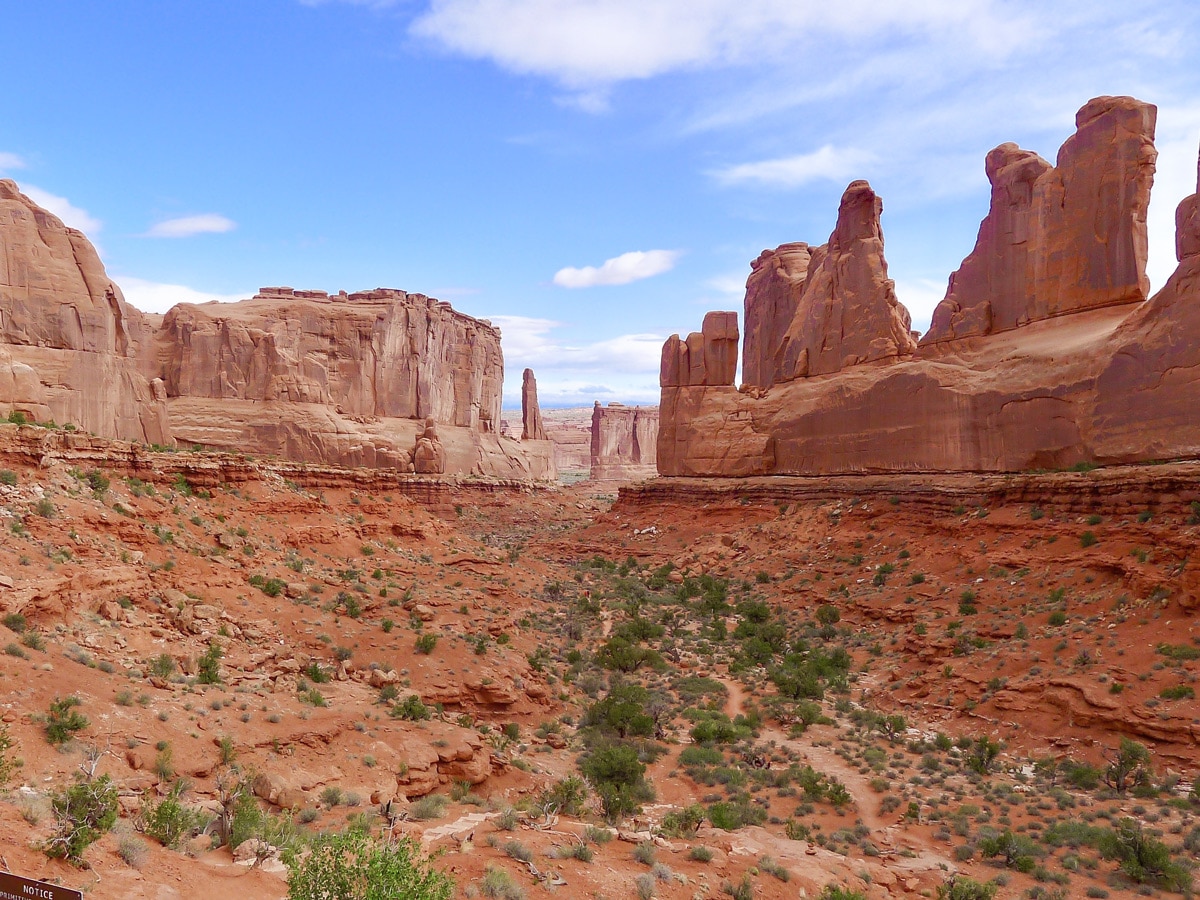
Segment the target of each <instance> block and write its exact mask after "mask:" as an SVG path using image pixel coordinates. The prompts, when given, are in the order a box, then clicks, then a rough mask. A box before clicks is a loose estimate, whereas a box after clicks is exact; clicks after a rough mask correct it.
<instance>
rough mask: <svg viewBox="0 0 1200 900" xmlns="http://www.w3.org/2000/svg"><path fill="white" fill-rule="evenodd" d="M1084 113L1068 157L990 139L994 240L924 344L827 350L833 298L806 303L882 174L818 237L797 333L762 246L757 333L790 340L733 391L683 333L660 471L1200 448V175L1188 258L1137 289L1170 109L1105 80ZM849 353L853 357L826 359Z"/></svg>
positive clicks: (666, 371)
mask: <svg viewBox="0 0 1200 900" xmlns="http://www.w3.org/2000/svg"><path fill="white" fill-rule="evenodd" d="M1078 124H1079V130H1078V132H1077V134H1076V135H1075V136H1074V137H1073V138H1071V139H1070V140H1069V141H1067V143H1066V144H1065V145H1064V147H1063V150H1062V152H1060V154H1059V157H1058V165H1057V166H1056V167H1054V168H1050V167H1049V166H1048V165H1047V164H1046V163H1045V162H1044V161H1043V160H1041V159H1040V158H1038V157H1037V156H1036V155H1034V154H1031V153H1028V152H1026V151H1022V150H1020V149H1019V148H1017V147H1016V146H1015V145H1011V144H1009V145H1003V146H1001V147H999V148H997V150H995V151H993V152H992V153H991V154H989V159H988V172H989V177H991V179H992V185H993V196H992V209H991V212H990V213H989V216H988V219H986V220H985V222H984V225H983V227H982V228H981V229H980V238H979V243H978V244H977V245H976V249H975V251H974V252H973V253H972V255H971V256H970V257H968V259H967V260H966V261H965V262H964V264H963V267H962V268H961V269H960V270H959V271H958V272H957V273H955V276H954V278H953V279H952V280H951V291H950V296H948V297H947V300H945V301H943V303H942V305H941V306H940V307H939V310H938V315H937V317H935V320H934V324H935V329H936V330H935V332H932V333H931V336H930V337H929V339H927V340H925V341H923V342H922V343H921V345H920V346H919V347H918V348H917V349H916V351H915V352H913V353H912V354H911V355H905V354H903V353H901V354H899V355H897V356H895V357H893V358H891V359H879V360H875V362H876V364H874V365H851V364H846V362H845V361H846V360H851V361H853V360H860V361H869V360H865V357H864V356H861V355H855V354H849V355H847V354H846V353H845V352H844V349H843V350H842V351H836V352H832V353H830V352H829V351H830V350H833V349H834V347H835V346H836V345H831V344H830V342H829V341H828V340H827V339H826V336H827V335H828V334H829V333H830V329H829V327H828V324H827V323H828V322H829V321H830V320H831V312H830V308H829V307H826V308H823V309H822V308H819V307H818V309H817V315H816V316H814V317H811V318H807V319H806V316H805V313H804V309H805V304H806V298H808V297H809V296H810V294H811V293H812V292H813V291H815V290H816V283H817V280H818V273H819V272H820V271H821V269H822V266H823V258H822V257H823V256H824V257H826V258H828V257H829V256H832V254H833V252H834V247H835V245H839V244H840V245H841V246H842V247H845V246H846V242H847V240H849V241H850V242H853V241H855V240H860V241H864V240H865V241H870V240H872V238H871V229H870V227H869V226H870V223H871V216H870V215H869V213H868V214H864V213H863V212H862V206H864V205H866V203H867V200H868V197H867V195H866V194H865V192H863V193H862V194H861V195H860V196H859V197H857V198H852V203H851V204H850V209H849V210H847V209H846V206H847V204H846V203H844V204H843V215H842V216H840V217H839V231H842V225H843V221H845V222H846V223H848V224H851V225H852V227H850V228H849V229H848V233H847V232H843V236H842V237H839V236H838V233H837V232H835V237H834V239H833V240H831V242H830V248H829V250H828V251H825V250H823V248H818V249H817V250H814V251H812V252H811V261H810V266H809V271H808V274H807V276H806V277H805V279H804V280H803V283H802V287H801V289H800V296H799V299H798V301H797V305H796V312H795V316H794V318H793V321H792V324H791V325H790V326H789V333H788V335H787V338H788V340H787V341H786V342H785V343H784V344H778V343H776V341H777V332H772V331H770V328H769V327H767V326H766V325H765V324H764V323H766V322H769V321H770V320H771V319H772V317H773V316H775V317H776V318H777V316H776V313H775V312H774V310H775V309H778V308H779V307H780V306H783V305H784V304H783V303H781V302H778V301H777V302H776V303H775V307H774V308H773V309H772V307H771V306H770V305H769V304H768V305H764V304H762V303H761V302H760V300H761V291H762V288H763V281H760V280H759V279H758V278H756V276H757V275H758V272H759V271H761V270H762V269H764V268H765V265H764V263H770V261H771V260H770V257H767V258H765V259H764V258H763V257H760V259H759V267H758V269H756V270H755V272H754V273H753V274H752V275H751V278H750V282H749V284H748V291H751V290H752V291H754V292H755V297H753V298H748V302H747V308H748V310H753V311H754V316H755V321H754V322H753V323H751V324H749V325H748V326H747V335H749V334H751V333H754V334H756V339H755V340H756V341H757V343H756V346H757V347H759V348H764V347H765V348H773V347H774V348H779V347H782V353H781V352H780V350H779V349H775V350H771V351H769V352H761V351H759V352H758V357H757V358H758V360H759V364H758V369H757V372H758V373H759V375H758V383H754V384H751V383H747V385H746V386H745V387H744V388H743V390H741V391H733V390H730V389H728V388H724V387H713V386H709V385H708V384H706V383H704V382H703V381H700V382H693V381H688V380H685V379H684V378H682V377H680V373H681V372H682V371H683V364H682V363H681V362H680V357H681V356H683V355H684V354H683V353H681V351H680V347H679V343H680V342H678V340H677V339H676V340H675V341H674V342H672V341H668V343H667V345H666V346H665V347H664V357H663V361H664V365H663V373H662V374H663V377H662V386H663V389H662V404H661V414H662V427H661V430H660V434H659V455H658V460H659V473H660V474H663V475H684V476H745V475H762V474H805V475H807V474H822V475H824V474H834V473H861V472H898V471H899V472H923V471H934V472H946V471H985V472H986V471H994V472H1011V471H1022V470H1027V469H1043V468H1066V467H1069V466H1072V465H1074V464H1075V463H1079V462H1085V461H1088V462H1101V463H1122V462H1141V461H1146V460H1153V459H1172V458H1190V457H1194V456H1196V455H1200V420H1198V419H1197V417H1196V415H1195V409H1196V408H1197V406H1198V405H1200V356H1198V355H1197V351H1196V348H1197V347H1198V346H1200V194H1198V195H1196V196H1193V197H1190V198H1188V199H1187V200H1185V201H1184V202H1183V203H1182V204H1181V205H1180V207H1179V210H1178V214H1177V217H1176V222H1177V226H1178V234H1177V242H1176V246H1177V250H1178V255H1179V257H1180V263H1179V267H1178V269H1177V270H1176V272H1175V273H1174V275H1172V277H1171V278H1170V279H1169V280H1168V282H1167V284H1166V285H1165V286H1164V287H1163V289H1162V290H1161V291H1159V293H1158V294H1156V295H1155V296H1154V297H1151V298H1150V299H1149V300H1145V301H1143V302H1137V301H1138V300H1139V299H1140V298H1142V297H1144V295H1145V290H1146V288H1145V285H1146V277H1145V247H1144V236H1145V232H1144V214H1145V209H1146V205H1147V201H1148V190H1149V180H1150V177H1151V175H1152V172H1153V162H1154V156H1155V154H1154V149H1153V146H1152V144H1150V136H1151V135H1152V134H1153V126H1154V109H1153V107H1150V106H1148V105H1146V104H1142V103H1139V102H1137V101H1134V100H1130V99H1128V98H1099V99H1098V100H1095V101H1092V102H1091V103H1089V104H1087V105H1086V106H1084V108H1083V109H1082V110H1081V111H1080V114H1079V117H1078ZM852 187H853V186H852ZM850 193H853V192H848V194H850ZM855 210H857V212H855ZM864 255H866V256H869V254H864ZM835 274H839V275H840V274H843V273H841V272H840V271H838V272H835ZM767 279H774V280H776V281H777V282H778V283H779V285H780V286H781V285H782V282H783V281H784V280H785V279H784V277H783V276H782V275H780V274H777V273H767V274H766V275H764V276H763V280H767ZM794 280H796V281H798V279H794ZM854 283H855V284H860V283H862V282H854ZM822 295H823V296H826V297H830V296H836V291H834V292H829V291H828V290H826V289H822ZM806 321H807V323H808V324H807V326H806V327H802V324H803V323H804V322H806ZM775 327H777V326H775ZM884 333H885V334H889V335H890V334H891V332H887V331H885V332H884ZM964 337H969V338H971V339H970V340H954V339H952V338H964ZM793 346H801V347H803V348H806V349H807V355H806V354H805V353H803V352H801V353H799V354H795V353H793V352H792V347H793ZM841 346H842V347H843V348H844V347H845V346H846V342H845V341H844V340H843V342H842V345H841ZM813 348H818V350H814V349H813ZM688 349H690V348H688ZM781 355H782V357H783V358H784V359H785V361H786V360H787V359H795V360H797V365H796V369H795V374H797V375H801V374H804V373H807V374H808V375H809V376H813V375H820V376H821V377H796V378H794V379H793V380H790V381H787V380H783V381H781V380H779V378H778V377H777V376H772V377H773V378H774V381H773V382H772V383H771V384H769V385H767V384H763V383H762V382H764V381H765V380H766V379H765V377H763V375H762V372H763V371H764V364H763V360H764V359H768V358H769V361H772V362H773V361H776V360H778V359H779V358H780V357H781ZM839 358H840V359H841V360H843V364H842V367H841V368H835V369H832V370H828V369H826V368H825V366H826V363H825V362H818V363H817V365H816V368H814V360H829V364H830V365H836V364H837V363H836V361H837V360H838V359H839ZM805 360H806V361H807V366H805V365H804V364H802V363H803V362H804V361H805ZM752 371H754V370H753V367H752ZM785 374H786V373H785Z"/></svg>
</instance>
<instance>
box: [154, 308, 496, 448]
mask: <svg viewBox="0 0 1200 900" xmlns="http://www.w3.org/2000/svg"><path fill="white" fill-rule="evenodd" d="M158 357H159V364H160V365H161V367H162V372H163V377H164V380H165V381H166V384H167V393H168V395H169V396H171V397H179V396H184V397H209V398H212V399H220V400H282V401H287V402H292V403H320V404H324V405H328V406H334V407H337V408H338V409H339V410H340V411H341V413H342V414H344V415H347V416H388V417H393V418H416V419H424V418H426V417H432V418H434V419H435V420H436V421H438V422H441V423H445V424H447V425H455V426H458V427H460V428H471V429H474V430H477V431H481V432H491V431H493V430H495V427H494V426H495V425H498V424H499V421H500V399H501V385H502V382H503V377H504V362H503V356H502V354H501V351H500V332H499V330H497V329H496V328H494V327H492V326H491V325H490V324H489V323H486V322H482V321H480V320H478V319H473V318H471V317H470V316H466V315H463V314H462V313H459V312H455V311H454V310H453V309H451V307H450V304H449V303H442V302H440V301H437V300H434V299H432V298H429V297H426V296H424V295H422V294H406V293H405V292H404V291H396V290H389V289H384V288H380V289H377V290H374V291H363V292H361V293H356V294H346V293H344V292H343V293H341V294H338V295H335V296H332V297H330V296H328V295H326V294H325V293H324V292H323V291H294V290H292V289H291V288H263V289H262V290H261V291H260V292H259V293H258V294H256V295H255V296H254V297H253V298H252V299H250V300H245V301H242V302H241V303H234V304H224V303H221V304H218V303H207V304H204V305H202V306H193V305H191V304H180V305H179V306H176V307H174V308H173V309H172V310H171V311H170V312H168V313H167V315H166V317H165V318H164V319H163V324H162V328H161V329H160V331H159V334H158Z"/></svg>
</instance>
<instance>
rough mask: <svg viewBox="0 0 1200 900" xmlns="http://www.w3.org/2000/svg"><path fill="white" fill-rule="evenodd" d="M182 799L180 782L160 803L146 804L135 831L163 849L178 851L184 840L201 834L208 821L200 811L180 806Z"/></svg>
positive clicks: (143, 806)
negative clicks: (150, 838)
mask: <svg viewBox="0 0 1200 900" xmlns="http://www.w3.org/2000/svg"><path fill="white" fill-rule="evenodd" d="M182 795H183V783H182V782H178V781H177V782H175V784H174V785H172V787H171V790H170V791H168V793H167V796H165V797H163V799H162V800H161V801H159V802H158V803H155V802H154V801H153V800H148V801H146V802H145V803H144V804H143V805H142V810H141V812H140V813H139V814H138V817H137V819H136V821H135V822H134V827H136V828H137V830H138V831H140V832H141V833H142V834H145V835H147V836H149V837H152V838H154V839H155V840H156V841H158V842H159V843H160V844H162V845H163V846H164V847H170V848H171V849H172V850H177V849H178V848H179V846H180V844H182V843H183V842H184V841H185V840H187V839H188V838H191V837H194V836H196V835H197V834H199V833H200V831H201V830H202V829H203V828H204V826H205V825H206V824H207V821H208V817H207V816H206V815H205V814H204V813H203V812H202V811H201V810H198V809H188V808H187V807H186V806H184V805H183V803H182V802H180V797H181V796H182Z"/></svg>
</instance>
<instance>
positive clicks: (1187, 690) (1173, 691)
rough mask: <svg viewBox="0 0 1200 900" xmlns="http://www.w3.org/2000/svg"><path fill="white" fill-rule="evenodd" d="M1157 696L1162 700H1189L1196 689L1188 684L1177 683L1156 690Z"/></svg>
mask: <svg viewBox="0 0 1200 900" xmlns="http://www.w3.org/2000/svg"><path fill="white" fill-rule="evenodd" d="M1158 696H1160V697H1162V698H1163V699H1164V700H1191V699H1192V698H1193V697H1195V696H1196V691H1195V690H1194V689H1193V688H1192V686H1191V685H1190V684H1177V685H1174V686H1173V687H1166V688H1163V689H1162V690H1161V691H1159V692H1158Z"/></svg>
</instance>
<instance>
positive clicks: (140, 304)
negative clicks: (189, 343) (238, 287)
mask: <svg viewBox="0 0 1200 900" xmlns="http://www.w3.org/2000/svg"><path fill="white" fill-rule="evenodd" d="M113 280H114V281H115V282H116V283H117V284H118V285H120V286H121V293H123V294H124V295H125V299H126V300H128V301H129V302H130V303H131V304H132V305H133V306H135V307H137V308H138V309H140V310H141V311H142V312H148V313H165V312H166V311H167V310H169V309H170V308H171V307H172V306H175V305H176V304H177V303H210V302H212V301H214V300H215V301H217V302H218V303H236V302H237V301H238V300H244V299H246V298H247V297H253V296H254V293H255V292H254V291H246V292H244V293H241V294H210V293H206V292H205V291H197V290H195V289H193V288H190V287H186V286H185V285H182V284H163V283H162V282H157V281H147V280H146V279H144V278H134V277H132V276H129V275H125V276H121V277H118V278H114V279H113Z"/></svg>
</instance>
